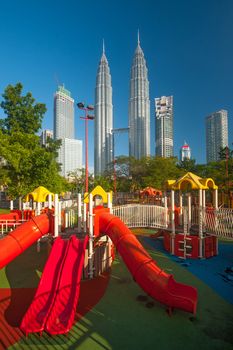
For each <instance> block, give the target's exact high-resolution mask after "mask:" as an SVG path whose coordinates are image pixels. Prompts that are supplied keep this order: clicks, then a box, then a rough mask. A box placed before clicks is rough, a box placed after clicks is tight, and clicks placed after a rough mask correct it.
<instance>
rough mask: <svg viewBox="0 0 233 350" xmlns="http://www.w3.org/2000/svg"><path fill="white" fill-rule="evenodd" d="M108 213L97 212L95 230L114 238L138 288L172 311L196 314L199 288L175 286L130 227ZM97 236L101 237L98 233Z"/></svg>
mask: <svg viewBox="0 0 233 350" xmlns="http://www.w3.org/2000/svg"><path fill="white" fill-rule="evenodd" d="M107 211H108V209H98V208H96V210H95V227H97V228H98V229H99V232H100V233H101V234H107V235H108V236H109V237H110V238H111V240H112V241H113V243H114V245H115V246H116V248H117V250H118V251H119V253H120V255H121V256H122V258H123V260H124V262H125V264H126V266H127V267H128V269H129V271H130V272H131V274H132V276H133V278H134V280H135V281H136V282H137V283H138V284H139V286H140V287H141V288H142V289H144V291H145V292H146V293H147V294H148V295H150V296H151V297H152V298H154V299H156V300H158V301H159V302H161V303H163V304H165V305H167V306H168V307H169V308H170V309H173V308H177V309H181V310H184V311H187V312H191V313H193V314H195V313H196V308H197V290H196V288H194V287H191V286H188V285H185V284H182V283H178V282H176V281H175V280H174V278H173V276H172V275H170V274H167V273H166V272H164V271H163V270H161V269H160V268H159V267H158V266H157V265H156V263H155V261H154V260H153V259H152V258H151V257H150V255H149V254H148V253H147V252H146V250H145V249H144V248H143V246H142V245H141V244H140V242H139V241H138V240H137V238H136V237H135V235H134V234H133V233H132V232H131V231H130V230H129V229H128V227H127V226H126V225H125V224H124V223H123V222H122V221H121V220H120V219H119V218H118V217H116V216H114V215H111V214H109V212H107ZM95 234H98V231H96V229H95Z"/></svg>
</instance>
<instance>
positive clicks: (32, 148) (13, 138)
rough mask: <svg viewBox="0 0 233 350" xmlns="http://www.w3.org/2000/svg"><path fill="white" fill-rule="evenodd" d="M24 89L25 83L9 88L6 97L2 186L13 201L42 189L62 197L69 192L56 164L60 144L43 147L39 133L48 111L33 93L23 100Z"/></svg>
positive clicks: (0, 141) (0, 132)
mask: <svg viewBox="0 0 233 350" xmlns="http://www.w3.org/2000/svg"><path fill="white" fill-rule="evenodd" d="M22 89H23V86H22V84H21V83H18V84H16V85H15V86H12V85H9V86H7V88H6V89H5V92H4V94H3V95H2V96H3V101H2V102H1V107H2V108H3V110H4V113H5V114H6V117H5V119H2V120H1V125H0V157H1V158H2V159H4V162H2V163H1V166H0V176H1V183H2V184H4V185H6V186H7V192H8V195H9V196H10V197H11V198H15V197H22V196H24V195H25V194H27V193H28V192H31V191H32V190H33V189H34V188H36V187H38V186H45V187H46V188H48V190H50V191H51V192H55V193H60V192H61V191H63V190H64V189H65V188H66V181H65V179H63V178H62V177H61V176H60V175H59V164H58V163H57V162H56V156H57V150H58V148H59V147H60V142H59V141H53V140H50V141H49V142H48V147H42V146H41V144H40V138H39V136H38V135H37V134H36V133H37V132H38V130H39V129H40V127H41V123H42V119H43V116H44V113H45V111H46V107H45V105H44V104H42V103H35V99H34V98H33V97H32V94H31V93H30V92H29V93H27V94H26V95H25V96H22Z"/></svg>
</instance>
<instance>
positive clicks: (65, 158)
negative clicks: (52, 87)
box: [54, 86, 82, 177]
mask: <svg viewBox="0 0 233 350" xmlns="http://www.w3.org/2000/svg"><path fill="white" fill-rule="evenodd" d="M74 135H75V130H74V99H73V98H72V97H71V93H70V91H68V90H67V89H65V88H64V86H58V89H57V91H56V93H55V95H54V139H55V140H59V139H60V140H61V141H62V143H61V147H60V149H59V150H58V158H57V161H58V163H60V166H61V171H60V174H61V175H62V176H64V177H68V176H69V173H70V172H71V171H74V170H76V169H80V168H82V141H81V140H76V139H75V138H74Z"/></svg>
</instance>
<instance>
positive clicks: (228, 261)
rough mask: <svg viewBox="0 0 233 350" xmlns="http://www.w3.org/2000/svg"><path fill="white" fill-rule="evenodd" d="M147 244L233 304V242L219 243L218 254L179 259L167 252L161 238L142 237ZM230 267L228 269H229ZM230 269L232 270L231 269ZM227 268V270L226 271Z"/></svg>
mask: <svg viewBox="0 0 233 350" xmlns="http://www.w3.org/2000/svg"><path fill="white" fill-rule="evenodd" d="M143 239H144V240H145V242H146V243H147V244H149V245H150V246H151V247H153V248H154V249H156V250H159V251H161V252H163V253H164V254H166V255H167V256H168V257H169V258H170V259H171V260H173V261H175V262H176V263H178V264H180V265H181V266H182V267H184V268H185V269H188V270H189V271H190V272H191V273H193V274H194V275H195V276H197V277H198V278H199V279H200V280H202V281H203V282H205V283H206V284H208V285H209V286H210V287H211V288H212V289H214V290H215V291H216V292H217V293H218V294H219V295H220V296H221V297H223V298H224V299H225V300H226V301H228V302H229V303H231V304H233V244H232V243H221V242H220V243H219V255H218V256H215V257H212V258H209V259H186V260H184V259H180V258H178V257H176V256H172V255H170V254H168V253H167V252H166V251H165V249H164V248H163V239H161V238H159V239H156V240H155V239H152V238H149V237H144V238H143ZM229 268H230V269H229ZM231 269H232V271H231ZM226 270H227V271H226Z"/></svg>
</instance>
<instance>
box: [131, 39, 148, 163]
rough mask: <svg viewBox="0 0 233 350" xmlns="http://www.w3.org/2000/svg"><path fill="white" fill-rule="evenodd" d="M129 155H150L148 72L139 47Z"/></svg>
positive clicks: (133, 75)
mask: <svg viewBox="0 0 233 350" xmlns="http://www.w3.org/2000/svg"><path fill="white" fill-rule="evenodd" d="M129 155H130V156H133V157H135V158H136V159H140V158H142V157H145V156H149V155H150V99H149V81H148V70H147V67H146V60H145V58H144V53H143V51H142V49H141V46H140V39H139V34H138V45H137V48H136V50H135V54H134V57H133V63H132V66H131V78H130V98H129Z"/></svg>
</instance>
